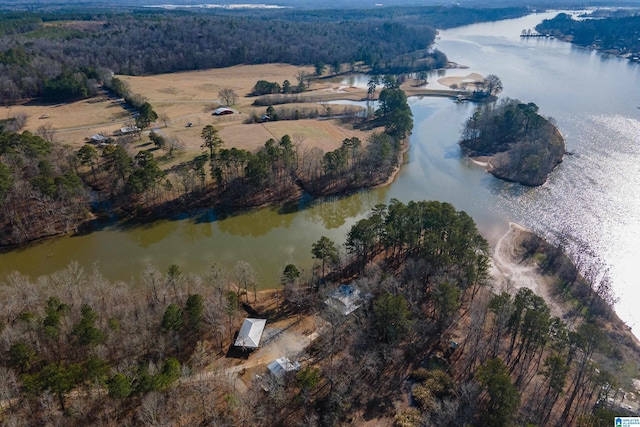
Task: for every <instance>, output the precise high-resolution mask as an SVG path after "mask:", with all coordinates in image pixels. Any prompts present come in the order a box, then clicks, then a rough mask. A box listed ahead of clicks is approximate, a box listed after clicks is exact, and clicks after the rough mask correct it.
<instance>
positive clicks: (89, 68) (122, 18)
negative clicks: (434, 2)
mask: <svg viewBox="0 0 640 427" xmlns="http://www.w3.org/2000/svg"><path fill="white" fill-rule="evenodd" d="M525 13H526V9H524V8H512V9H490V10H482V9H478V10H476V9H463V8H382V9H374V10H355V11H354V10H352V11H337V10H323V11H305V12H301V11H296V12H292V11H286V10H285V11H261V12H260V13H257V12H255V11H247V12H236V13H229V12H224V11H221V12H216V13H213V12H201V13H195V12H179V11H172V12H158V11H149V10H142V11H140V10H137V11H133V12H132V13H127V14H124V13H115V12H109V11H105V10H89V11H83V12H59V13H49V14H36V13H27V12H12V13H4V14H2V15H0V36H1V37H0V76H1V77H0V101H1V102H2V103H4V104H13V103H15V102H17V101H18V100H21V99H25V98H33V97H42V98H43V99H44V100H49V101H56V102H57V101H60V100H61V99H60V93H61V92H62V91H61V89H62V88H65V89H68V90H67V93H66V96H67V99H76V98H82V97H85V96H87V95H91V94H92V93H95V91H96V83H100V82H103V81H104V80H105V79H107V78H108V76H110V75H111V73H116V74H131V75H146V74H157V73H168V72H175V71H184V70H199V69H206V68H218V67H228V66H232V65H238V64H263V63H276V62H283V63H289V64H304V65H308V64H318V63H324V64H334V63H338V64H350V67H351V68H352V69H353V68H354V67H355V64H356V63H357V64H362V65H363V66H364V67H366V70H370V71H372V72H373V73H376V74H384V73H402V72H409V71H420V70H427V69H433V68H439V67H442V66H444V65H445V63H446V57H445V56H444V55H443V54H442V53H440V52H437V51H435V52H434V51H431V50H430V49H429V46H430V45H431V44H432V43H433V41H434V39H435V26H439V27H449V26H454V25H462V24H467V23H472V22H477V21H483V20H496V19H501V18H507V17H515V16H522V15H524V14H525ZM354 41H357V43H354ZM344 71H349V70H344Z"/></svg>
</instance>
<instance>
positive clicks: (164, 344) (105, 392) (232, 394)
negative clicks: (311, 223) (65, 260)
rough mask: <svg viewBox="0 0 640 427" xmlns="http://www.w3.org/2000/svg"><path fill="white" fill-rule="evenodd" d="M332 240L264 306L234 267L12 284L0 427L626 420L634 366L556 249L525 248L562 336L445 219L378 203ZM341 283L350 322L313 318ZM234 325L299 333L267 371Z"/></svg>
mask: <svg viewBox="0 0 640 427" xmlns="http://www.w3.org/2000/svg"><path fill="white" fill-rule="evenodd" d="M346 237H347V240H346V243H345V245H344V248H341V247H339V246H338V245H337V244H336V243H334V242H333V241H331V240H330V239H328V238H327V237H322V238H321V239H319V240H318V242H316V243H314V244H313V245H312V247H311V248H310V256H312V257H313V258H314V259H316V261H317V263H316V265H315V267H314V271H313V272H310V271H306V272H305V271H300V270H299V269H298V268H297V267H296V266H295V265H292V264H289V265H287V266H283V270H282V271H283V272H282V277H281V284H282V288H281V289H280V290H278V292H277V293H276V294H272V296H271V297H268V296H265V295H258V294H256V293H255V291H254V290H255V288H256V287H257V286H258V284H257V283H256V281H255V278H254V272H253V270H252V268H251V266H250V265H249V264H248V263H246V262H244V261H238V262H237V263H236V265H235V268H234V269H233V271H225V270H223V269H221V268H220V266H218V265H216V264H215V262H214V261H213V260H212V266H211V269H210V271H209V273H208V274H206V275H205V276H203V277H198V276H196V275H193V274H189V273H188V272H182V271H181V270H180V267H179V266H178V265H171V266H170V267H169V268H168V269H167V271H166V272H164V273H163V272H161V271H159V270H158V269H157V268H156V267H154V266H152V265H149V266H148V268H147V269H146V270H145V271H144V273H143V274H142V275H141V277H140V278H139V279H138V280H137V281H136V283H135V284H133V283H128V284H124V283H110V282H109V281H107V280H106V279H105V278H104V277H102V276H101V275H100V272H99V269H98V268H94V269H92V271H84V270H83V269H82V268H80V267H79V266H77V265H75V264H71V265H69V267H68V268H66V269H65V270H64V271H61V272H58V273H55V274H53V275H51V276H48V277H43V278H40V279H39V280H38V281H37V283H34V282H33V281H32V280H30V279H29V278H28V277H24V276H22V275H20V274H12V275H10V276H9V277H7V279H6V280H5V282H4V283H2V284H0V297H1V298H2V300H3V301H4V302H5V303H4V304H3V305H2V308H1V309H0V319H1V322H0V326H1V328H0V339H1V340H2V342H3V343H4V344H3V350H2V352H1V354H0V378H1V379H2V381H0V404H1V408H2V410H1V411H0V421H2V422H3V423H5V424H6V425H65V426H86V425H103V426H122V425H193V426H196V425H223V426H246V425H251V426H256V427H260V426H265V427H266V426H284V425H286V426H305V427H315V426H344V425H362V424H363V423H364V422H365V421H371V420H380V424H379V425H388V426H391V425H393V426H397V427H418V426H445V425H461V426H462V425H467V426H477V427H487V426H495V427H498V426H504V427H507V426H525V425H526V426H536V425H537V426H543V425H580V426H600V425H607V423H608V420H610V419H612V417H613V414H614V413H615V414H618V415H621V414H623V413H624V412H621V411H623V410H621V409H620V408H618V407H614V406H613V405H614V402H616V400H615V399H617V401H619V398H620V395H619V391H618V388H619V387H624V388H627V387H629V386H630V384H629V379H630V378H633V376H634V375H637V372H638V363H637V349H636V348H635V347H634V343H633V340H632V339H631V338H630V337H629V336H625V333H624V332H620V330H618V329H616V327H615V326H613V325H615V324H614V323H607V322H606V321H608V320H611V319H612V318H613V317H615V315H613V314H612V312H611V310H610V308H609V307H606V304H604V305H603V304H601V303H596V302H598V296H597V295H596V294H595V293H593V292H589V286H590V285H595V282H594V283H590V282H584V281H582V280H581V279H580V278H579V276H578V275H577V274H575V267H572V266H571V265H570V264H568V265H565V266H563V267H561V265H562V262H560V261H559V260H561V258H562V256H561V252H559V251H558V250H557V248H556V249H553V250H551V249H542V250H541V249H540V248H541V246H542V245H541V244H540V242H539V241H537V240H535V239H533V240H531V241H529V243H527V244H526V247H527V248H528V252H527V254H528V255H527V256H530V257H532V258H531V259H534V260H536V261H535V262H537V263H538V265H539V266H540V268H541V269H545V270H547V271H556V270H557V271H559V270H566V275H565V274H562V275H558V276H550V278H551V280H549V281H550V282H553V280H558V282H557V283H559V284H561V286H558V287H554V288H553V289H554V290H555V291H557V292H558V294H559V295H561V296H558V300H559V301H564V302H565V303H567V304H568V306H570V307H572V308H571V309H570V310H567V311H566V312H565V314H564V318H563V319H560V318H558V317H556V316H554V315H552V309H551V307H550V306H549V305H547V302H545V300H543V299H542V298H541V297H540V296H538V295H535V294H534V293H533V292H532V291H531V290H530V289H528V288H521V289H519V290H517V292H516V291H514V292H513V294H508V293H506V292H505V293H500V294H493V293H491V291H490V285H491V284H492V279H491V278H490V277H489V275H488V269H489V254H488V245H487V242H486V241H485V240H484V239H483V238H482V236H480V235H479V234H478V231H477V229H476V226H475V224H474V222H473V220H472V219H471V218H470V217H469V216H468V215H467V214H466V213H464V212H459V211H456V210H455V209H454V208H453V207H452V206H451V205H449V204H447V203H440V202H425V201H422V202H409V203H407V204H404V203H401V202H399V201H397V200H392V201H391V202H390V204H389V205H378V206H376V207H375V209H374V210H373V211H372V212H370V213H369V215H367V217H366V218H364V219H361V220H360V221H358V222H357V223H356V224H354V225H353V227H352V228H351V230H350V231H349V232H348V235H347V236H346ZM343 249H344V250H343ZM554 253H555V255H554ZM521 262H530V260H527V258H526V257H525V258H524V259H522V261H521ZM554 274H555V273H554ZM570 276H572V277H573V278H570ZM560 279H562V280H560ZM564 279H566V280H568V281H563V280H564ZM594 279H595V277H594ZM339 283H343V284H345V283H349V284H350V286H351V288H349V287H347V289H357V290H358V292H359V293H360V295H361V296H362V297H361V298H360V299H359V300H358V304H359V306H358V307H357V308H356V309H355V311H354V312H352V313H351V314H349V315H344V314H343V313H341V312H339V311H336V309H335V308H334V307H333V306H330V305H328V304H326V303H325V302H324V301H325V300H326V299H327V297H328V296H329V295H331V294H332V292H333V291H334V289H335V287H336V286H337V285H338V284H339ZM554 283H555V282H554ZM516 285H517V283H516ZM585 287H586V288H585ZM585 289H586V291H585ZM597 306H601V307H600V308H599V309H598V310H597V311H596V310H595V308H596V307H597ZM603 306H604V308H603ZM247 315H250V316H251V317H259V318H264V319H267V325H283V323H278V322H285V323H284V324H287V325H289V326H288V327H287V328H285V329H284V330H283V329H276V330H279V331H280V332H278V333H282V334H287V329H293V330H295V331H296V332H293V333H291V335H287V336H288V337H289V338H288V339H289V341H288V342H289V347H288V348H290V349H291V348H298V349H299V350H297V351H292V350H288V351H286V352H285V350H282V349H280V348H279V347H278V345H276V344H275V343H274V344H273V346H272V345H271V344H270V340H265V341H264V343H263V344H262V346H263V347H265V349H266V348H270V349H271V352H270V353H269V352H266V353H259V354H260V355H263V356H264V355H265V354H266V355H269V356H264V358H263V359H262V358H261V356H259V354H247V353H243V352H242V351H241V350H240V349H238V348H236V349H235V351H233V350H230V345H231V343H232V342H233V340H234V334H235V332H236V331H237V330H238V328H239V325H240V323H241V319H242V317H245V316H247ZM298 324H299V325H304V326H301V327H300V328H298V329H296V325H298ZM276 328H278V327H276ZM605 331H606V332H605ZM283 336H284V335H283ZM311 336H313V337H315V338H313V339H311V338H309V337H311ZM258 351H260V350H258ZM281 356H286V357H289V358H291V359H292V360H296V361H300V363H301V366H300V369H299V370H298V371H297V372H296V371H291V372H288V373H287V374H286V375H283V376H282V377H275V376H271V374H269V373H268V371H267V369H266V365H267V363H269V362H271V361H272V360H273V359H274V358H276V357H281ZM612 408H615V412H614V411H612Z"/></svg>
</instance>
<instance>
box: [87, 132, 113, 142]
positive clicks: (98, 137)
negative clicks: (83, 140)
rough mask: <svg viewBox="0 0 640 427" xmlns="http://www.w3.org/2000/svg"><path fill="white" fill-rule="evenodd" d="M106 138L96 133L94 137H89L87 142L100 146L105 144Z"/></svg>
mask: <svg viewBox="0 0 640 427" xmlns="http://www.w3.org/2000/svg"><path fill="white" fill-rule="evenodd" d="M107 139H108V138H107V137H106V136H104V135H101V134H99V133H96V134H95V135H91V137H90V138H89V140H90V141H91V142H92V143H93V144H102V143H106V142H107Z"/></svg>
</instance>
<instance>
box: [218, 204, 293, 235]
mask: <svg viewBox="0 0 640 427" xmlns="http://www.w3.org/2000/svg"><path fill="white" fill-rule="evenodd" d="M294 216H295V214H280V213H278V208H277V207H268V208H264V209H259V210H257V211H253V212H249V213H245V214H240V215H234V216H230V217H227V218H225V219H221V220H219V221H218V229H219V230H220V231H222V232H224V233H229V234H231V235H234V236H252V237H260V236H264V235H266V234H267V233H269V232H270V231H271V230H273V229H274V228H278V227H284V228H289V227H290V226H291V222H292V221H293V218H294Z"/></svg>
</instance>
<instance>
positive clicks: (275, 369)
mask: <svg viewBox="0 0 640 427" xmlns="http://www.w3.org/2000/svg"><path fill="white" fill-rule="evenodd" d="M267 369H268V370H269V372H271V375H273V376H274V377H276V378H282V377H283V376H284V375H285V374H286V373H287V372H291V371H297V370H299V369H300V363H298V362H293V363H292V362H291V361H290V360H289V358H287V357H278V358H277V359H276V360H274V361H272V362H271V363H269V364H268V365H267Z"/></svg>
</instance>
